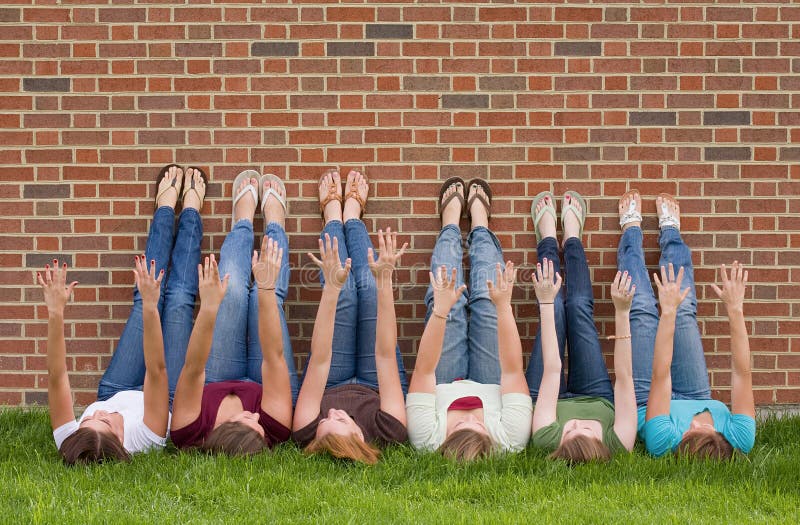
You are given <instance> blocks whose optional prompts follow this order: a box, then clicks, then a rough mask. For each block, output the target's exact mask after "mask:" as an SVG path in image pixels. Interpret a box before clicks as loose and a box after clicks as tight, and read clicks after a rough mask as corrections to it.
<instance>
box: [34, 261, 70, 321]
mask: <svg viewBox="0 0 800 525" xmlns="http://www.w3.org/2000/svg"><path fill="white" fill-rule="evenodd" d="M36 280H37V281H38V282H39V285H40V286H41V287H42V292H44V304H45V305H47V311H48V312H49V313H50V314H51V315H52V314H63V313H64V308H65V307H66V306H67V301H68V300H69V296H70V295H72V290H73V289H74V288H75V286H77V284H78V281H72V282H71V283H69V285H67V284H66V281H67V263H64V265H63V266H62V267H60V268H59V266H58V259H53V269H52V270H51V269H50V265H49V264H47V265H45V267H44V277H42V273H41V272H37V273H36Z"/></svg>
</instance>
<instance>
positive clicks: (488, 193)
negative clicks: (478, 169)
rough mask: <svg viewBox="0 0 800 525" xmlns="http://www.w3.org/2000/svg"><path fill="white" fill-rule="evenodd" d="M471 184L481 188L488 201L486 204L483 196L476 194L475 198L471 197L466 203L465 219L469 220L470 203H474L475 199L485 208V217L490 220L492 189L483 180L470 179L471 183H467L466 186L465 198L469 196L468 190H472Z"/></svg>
mask: <svg viewBox="0 0 800 525" xmlns="http://www.w3.org/2000/svg"><path fill="white" fill-rule="evenodd" d="M473 184H477V185H478V186H480V187H481V188H483V192H484V193H485V194H486V196H487V197H488V198H489V201H488V202H487V201H486V199H484V198H483V195H481V194H480V193H476V194H475V196H474V197H472V200H468V201H467V218H470V213H469V210H470V208H472V203H473V202H474V201H475V199H478V200H480V201H481V202H482V203H483V205H484V206H486V216H487V217H486V218H487V219H491V218H492V187H491V186H489V183H488V182H486V181H485V180H483V179H472V180H471V181H469V184H468V185H467V188H466V190H465V191H466V194H467V196H469V190H470V188H472V186H473ZM468 198H469V197H468Z"/></svg>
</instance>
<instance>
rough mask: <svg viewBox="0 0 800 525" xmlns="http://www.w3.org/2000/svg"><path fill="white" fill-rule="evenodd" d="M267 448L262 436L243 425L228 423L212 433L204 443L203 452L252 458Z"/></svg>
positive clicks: (233, 422)
mask: <svg viewBox="0 0 800 525" xmlns="http://www.w3.org/2000/svg"><path fill="white" fill-rule="evenodd" d="M266 447H267V443H266V442H265V441H264V438H263V437H261V434H259V433H258V432H256V431H255V430H253V429H252V428H250V427H248V426H247V425H244V424H242V423H237V422H235V421H228V422H227V423H223V424H221V425H220V426H218V427H217V428H215V429H214V430H212V431H211V432H209V434H208V437H206V439H205V441H204V442H203V450H205V451H206V452H208V453H209V454H227V455H228V456H252V455H253V454H258V453H259V452H261V451H262V450H264V449H265V448H266Z"/></svg>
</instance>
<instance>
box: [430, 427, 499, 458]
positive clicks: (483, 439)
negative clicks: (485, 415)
mask: <svg viewBox="0 0 800 525" xmlns="http://www.w3.org/2000/svg"><path fill="white" fill-rule="evenodd" d="M493 446H494V443H493V442H492V438H490V437H489V436H488V435H486V434H483V433H481V432H477V431H475V430H472V429H469V428H465V429H462V430H456V431H455V432H453V433H452V434H450V435H449V436H447V439H445V440H444V442H443V443H442V445H441V446H440V447H439V450H438V451H439V453H440V454H441V455H443V456H444V457H446V458H449V459H454V460H456V461H474V460H476V459H481V458H485V457H487V456H488V455H489V454H491V453H492V448H493Z"/></svg>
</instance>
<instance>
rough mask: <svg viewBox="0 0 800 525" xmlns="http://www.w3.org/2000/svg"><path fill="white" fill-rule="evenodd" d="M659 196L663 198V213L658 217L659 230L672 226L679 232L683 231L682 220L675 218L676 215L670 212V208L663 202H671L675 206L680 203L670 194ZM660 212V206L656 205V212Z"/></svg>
mask: <svg viewBox="0 0 800 525" xmlns="http://www.w3.org/2000/svg"><path fill="white" fill-rule="evenodd" d="M658 196H659V197H661V199H662V203H661V210H660V211H661V215H660V216H659V217H658V228H659V229H661V228H664V227H667V226H671V227H673V228H675V229H677V230H680V229H681V220H680V218H678V217H675V216H674V215H672V214H671V213H670V212H669V208H668V207H667V206H666V204H665V203H664V202H663V201H670V202H674V203H675V204H678V201H677V200H675V197H673V196H672V195H670V194H669V193H659V194H658ZM658 211H659V210H658V205H656V212H658Z"/></svg>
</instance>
